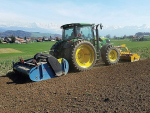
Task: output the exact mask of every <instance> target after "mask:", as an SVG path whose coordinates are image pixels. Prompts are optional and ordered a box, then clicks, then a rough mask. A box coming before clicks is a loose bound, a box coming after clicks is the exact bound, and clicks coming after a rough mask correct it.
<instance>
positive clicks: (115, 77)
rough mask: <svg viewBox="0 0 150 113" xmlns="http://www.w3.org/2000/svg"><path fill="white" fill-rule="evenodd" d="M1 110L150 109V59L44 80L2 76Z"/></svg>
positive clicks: (106, 112)
mask: <svg viewBox="0 0 150 113" xmlns="http://www.w3.org/2000/svg"><path fill="white" fill-rule="evenodd" d="M0 112H1V113H7V112H8V113H16V112H33V113H34V112H35V113H38V112H39V113H48V112H55V113H60V112H64V113H65V112H66V113H70V112H81V113H83V112H85V113H87V112H91V113H94V112H100V113H110V112H111V113H116V112H117V113H122V112H124V113H128V112H130V113H133V112H135V113H150V59H146V60H141V61H138V62H134V63H129V62H125V63H120V64H118V65H113V66H101V67H95V68H93V69H92V70H90V71H87V72H78V73H69V74H67V75H66V76H62V77H57V78H53V79H49V80H45V81H41V82H31V81H29V80H28V79H25V78H24V77H22V76H19V75H18V76H16V75H14V74H12V75H9V74H8V75H7V76H6V77H0Z"/></svg>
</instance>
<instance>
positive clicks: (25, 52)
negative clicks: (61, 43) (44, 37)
mask: <svg viewBox="0 0 150 113" xmlns="http://www.w3.org/2000/svg"><path fill="white" fill-rule="evenodd" d="M54 43H55V42H35V43H28V44H0V49H1V50H2V49H3V50H6V48H12V49H15V50H19V51H21V52H22V53H0V75H4V74H6V73H8V71H9V70H11V69H12V61H14V62H16V61H18V58H19V57H22V58H23V59H27V58H31V57H33V56H34V55H35V54H36V53H39V52H44V51H48V50H50V48H51V46H52V45H53V44H54Z"/></svg>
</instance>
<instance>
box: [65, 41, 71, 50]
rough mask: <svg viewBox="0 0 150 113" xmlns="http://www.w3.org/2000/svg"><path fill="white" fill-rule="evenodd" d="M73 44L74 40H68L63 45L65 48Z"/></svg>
mask: <svg viewBox="0 0 150 113" xmlns="http://www.w3.org/2000/svg"><path fill="white" fill-rule="evenodd" d="M72 44H73V42H66V43H65V44H64V46H63V48H65V49H66V48H69V47H70V46H71V45H72Z"/></svg>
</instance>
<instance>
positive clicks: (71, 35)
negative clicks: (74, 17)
mask: <svg viewBox="0 0 150 113" xmlns="http://www.w3.org/2000/svg"><path fill="white" fill-rule="evenodd" d="M93 26H94V24H85V23H84V24H83V23H73V24H66V25H63V26H61V28H62V29H63V31H62V40H64V41H68V40H72V39H84V40H88V41H90V40H91V39H94V36H93Z"/></svg>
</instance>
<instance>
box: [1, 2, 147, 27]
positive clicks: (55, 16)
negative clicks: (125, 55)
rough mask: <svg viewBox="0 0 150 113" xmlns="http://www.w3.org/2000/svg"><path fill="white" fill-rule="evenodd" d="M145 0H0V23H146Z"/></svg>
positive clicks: (115, 24)
mask: <svg viewBox="0 0 150 113" xmlns="http://www.w3.org/2000/svg"><path fill="white" fill-rule="evenodd" d="M149 11H150V1H149V0H0V25H1V24H3V25H8V26H9V25H17V26H27V25H28V24H31V23H37V24H38V25H40V26H43V27H46V25H47V24H50V25H52V26H54V28H55V29H57V28H60V26H61V25H63V24H67V23H95V24H98V23H102V24H103V26H104V27H105V26H135V25H136V26H141V25H143V24H147V25H150V13H149Z"/></svg>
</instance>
